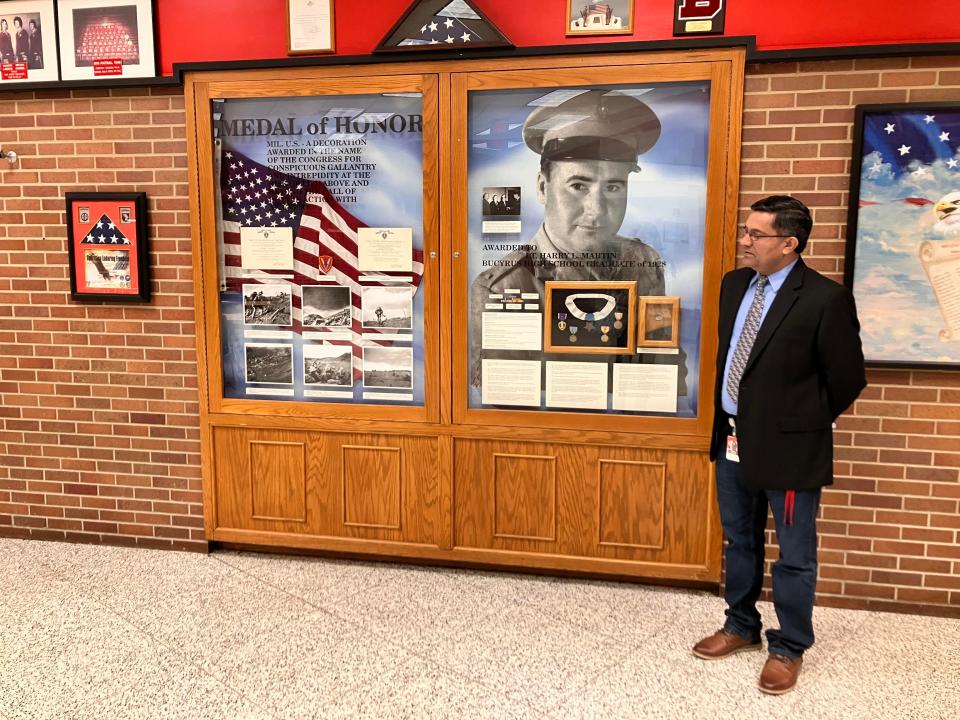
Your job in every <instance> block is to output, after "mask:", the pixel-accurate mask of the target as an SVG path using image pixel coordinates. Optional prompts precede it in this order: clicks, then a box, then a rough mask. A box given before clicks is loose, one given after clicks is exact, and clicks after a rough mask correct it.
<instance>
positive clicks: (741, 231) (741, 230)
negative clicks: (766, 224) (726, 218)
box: [737, 225, 793, 240]
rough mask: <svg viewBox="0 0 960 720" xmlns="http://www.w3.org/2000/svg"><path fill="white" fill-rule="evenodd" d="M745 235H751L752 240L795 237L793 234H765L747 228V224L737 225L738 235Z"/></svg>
mask: <svg viewBox="0 0 960 720" xmlns="http://www.w3.org/2000/svg"><path fill="white" fill-rule="evenodd" d="M744 235H749V236H750V239H751V240H762V239H763V238H785V237H793V236H792V235H764V234H763V233H761V232H757V231H756V230H749V229H747V226H746V225H738V226H737V237H743V236H744Z"/></svg>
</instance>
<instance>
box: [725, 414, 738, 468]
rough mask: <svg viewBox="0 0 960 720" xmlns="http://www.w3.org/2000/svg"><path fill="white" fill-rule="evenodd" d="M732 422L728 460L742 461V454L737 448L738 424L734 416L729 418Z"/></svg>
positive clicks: (728, 438)
mask: <svg viewBox="0 0 960 720" xmlns="http://www.w3.org/2000/svg"><path fill="white" fill-rule="evenodd" d="M728 420H729V422H730V434H729V435H727V460H729V461H730V462H735V463H738V462H740V454H739V452H738V450H737V424H736V422H734V419H733V418H728Z"/></svg>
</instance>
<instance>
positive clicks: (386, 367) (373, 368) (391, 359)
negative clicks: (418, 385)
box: [363, 347, 413, 388]
mask: <svg viewBox="0 0 960 720" xmlns="http://www.w3.org/2000/svg"><path fill="white" fill-rule="evenodd" d="M363 386H364V387H377V388H412V387H413V348H408V347H365V348H363Z"/></svg>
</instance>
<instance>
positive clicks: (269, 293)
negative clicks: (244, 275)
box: [243, 283, 293, 327]
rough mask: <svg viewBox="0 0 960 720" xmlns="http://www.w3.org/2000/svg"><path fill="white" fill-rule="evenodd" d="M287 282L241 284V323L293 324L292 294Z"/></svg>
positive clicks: (281, 325)
mask: <svg viewBox="0 0 960 720" xmlns="http://www.w3.org/2000/svg"><path fill="white" fill-rule="evenodd" d="M290 288H291V286H290V285H289V284H288V283H278V284H275V285H274V284H269V285H268V284H265V283H264V284H260V283H258V284H256V285H244V286H243V324H244V325H274V326H279V327H289V326H290V325H293V294H292V293H291V291H290Z"/></svg>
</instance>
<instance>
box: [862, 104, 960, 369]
mask: <svg viewBox="0 0 960 720" xmlns="http://www.w3.org/2000/svg"><path fill="white" fill-rule="evenodd" d="M854 133H855V134H854V157H853V171H852V173H851V183H850V211H849V217H848V221H847V253H846V262H845V265H844V279H845V282H846V284H847V286H848V287H850V288H851V289H852V290H853V294H854V297H855V298H856V302H857V312H858V314H859V317H860V323H861V328H860V337H861V338H862V341H863V353H864V356H865V358H866V360H867V362H868V363H870V364H873V365H894V366H902V367H930V368H956V367H960V104H957V103H919V104H918V103H914V104H897V105H860V106H858V107H857V112H856V122H855V125H854Z"/></svg>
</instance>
